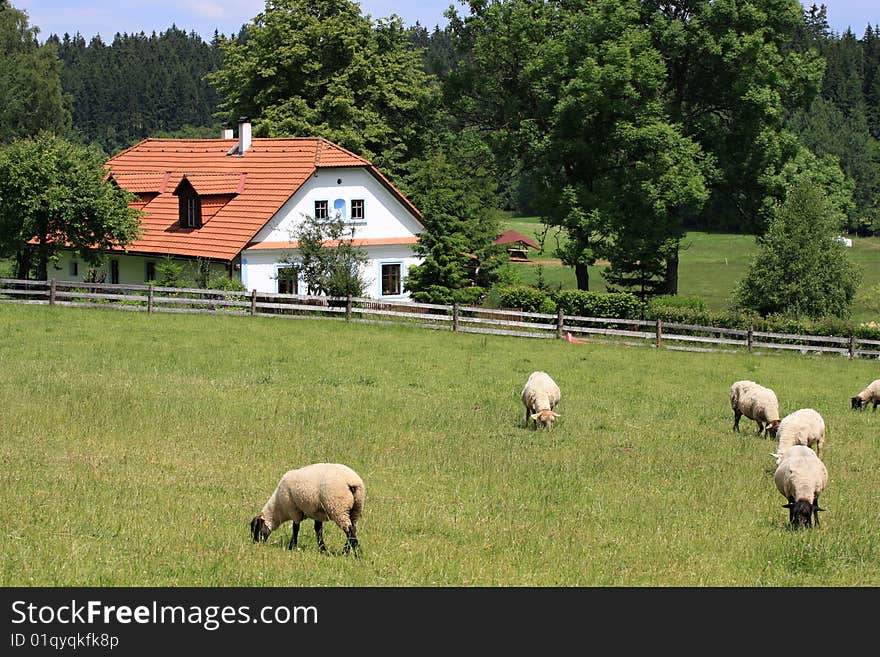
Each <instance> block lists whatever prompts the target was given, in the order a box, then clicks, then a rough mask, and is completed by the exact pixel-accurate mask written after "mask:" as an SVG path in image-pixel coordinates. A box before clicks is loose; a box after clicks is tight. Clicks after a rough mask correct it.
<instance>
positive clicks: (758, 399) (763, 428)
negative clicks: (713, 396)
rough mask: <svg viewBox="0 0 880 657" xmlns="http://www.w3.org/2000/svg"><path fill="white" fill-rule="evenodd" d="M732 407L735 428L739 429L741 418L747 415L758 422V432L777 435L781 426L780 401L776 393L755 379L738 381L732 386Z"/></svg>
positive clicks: (735, 429) (772, 435) (771, 435)
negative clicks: (777, 430)
mask: <svg viewBox="0 0 880 657" xmlns="http://www.w3.org/2000/svg"><path fill="white" fill-rule="evenodd" d="M730 407H731V408H732V409H733V430H734V431H739V420H740V418H741V417H742V416H743V415H745V416H746V417H747V418H749V419H750V420H754V421H755V422H757V424H758V434H762V433H766V434H767V435H769V436H770V437H771V438H773V437H775V436H776V429H777V427H778V426H779V401H778V400H777V399H776V393H775V392H773V390H771V389H770V388H766V387H764V386H762V385H760V384H758V383H755V382H754V381H736V382H734V383H733V384H732V385H731V386H730Z"/></svg>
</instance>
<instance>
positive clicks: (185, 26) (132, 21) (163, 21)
mask: <svg viewBox="0 0 880 657" xmlns="http://www.w3.org/2000/svg"><path fill="white" fill-rule="evenodd" d="M11 4H12V6H13V7H15V8H16V9H22V10H24V11H25V12H27V14H28V18H29V24H30V25H31V26H32V27H38V28H40V34H39V38H40V41H43V40H45V39H46V37H48V36H49V35H51V34H57V35H59V36H63V35H64V33H65V32H67V33H69V34H71V35H73V34H76V33H77V32H79V33H80V34H81V35H82V36H83V37H84V38H85V39H86V41H89V40H90V39H91V38H92V37H93V36H95V35H96V34H99V35H100V36H101V39H102V40H103V41H104V42H105V43H110V42H111V41H113V35H114V34H116V33H117V32H119V33H126V32H127V33H129V34H136V33H138V32H145V33H146V34H150V33H151V32H153V31H155V32H163V31H165V30H166V29H168V28H169V27H171V25H172V24H174V25H176V26H177V27H178V28H179V29H181V30H184V31H186V32H193V31H195V32H196V33H197V34H199V35H201V37H202V38H203V39H205V40H206V41H208V40H210V39H211V38H212V37H213V35H214V31H215V30H216V31H218V32H220V33H221V34H224V35H227V36H229V35H233V34H236V33H237V32H238V30H239V28H240V27H241V26H242V25H243V24H244V23H247V22H249V21H250V20H251V19H252V18H253V17H254V16H256V15H257V14H258V13H260V12H261V11H262V10H263V9H264V7H265V4H266V3H265V1H264V0H12V2H11ZM359 4H360V6H361V12H362V13H364V14H369V15H370V16H372V18H373V19H378V18H388V17H389V16H390V15H391V14H397V15H398V16H400V17H401V18H402V19H403V23H404V25H406V26H410V25H414V24H415V23H416V22H418V23H420V24H421V25H422V26H424V27H427V28H428V29H429V30H430V29H433V28H434V26H435V25H439V26H441V27H443V26H445V25H446V19H445V18H444V17H443V12H444V11H445V10H446V8H447V7H449V6H450V5H454V6H455V7H456V9H458V10H459V13H465V12H464V11H463V9H462V4H461V3H460V2H459V0H361V2H360V3H359ZM801 4H803V5H805V6H809V5H810V4H812V0H802V2H801ZM816 4H824V5H825V6H826V7H827V9H828V23H829V24H830V26H831V29H832V30H834V31H835V32H837V33H843V32H845V31H846V29H847V28H848V27H850V28H852V31H853V32H854V33H855V35H856V36H857V37H858V38H861V37H862V35H863V34H864V32H865V27H866V26H867V25H868V24H870V25H880V0H825V2H824V3H823V2H821V0H819V1H818V2H816Z"/></svg>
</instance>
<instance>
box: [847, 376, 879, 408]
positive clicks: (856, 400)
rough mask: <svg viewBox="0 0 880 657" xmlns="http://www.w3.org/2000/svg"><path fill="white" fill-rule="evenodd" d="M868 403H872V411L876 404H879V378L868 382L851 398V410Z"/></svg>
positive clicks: (863, 406)
mask: <svg viewBox="0 0 880 657" xmlns="http://www.w3.org/2000/svg"><path fill="white" fill-rule="evenodd" d="M868 404H874V407H873V408H872V412H873V411H876V410H877V404H880V379H875V380H873V381H871V383H869V384H868V385H867V386H866V387H865V389H864V390H862V391H861V392H860V393H859V394H857V395H856V396H855V397H853V398H852V408H853V410H859V411H860V410H862V409H863V408H865V406H867V405H868Z"/></svg>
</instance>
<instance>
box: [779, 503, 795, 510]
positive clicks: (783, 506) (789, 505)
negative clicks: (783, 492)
mask: <svg viewBox="0 0 880 657" xmlns="http://www.w3.org/2000/svg"><path fill="white" fill-rule="evenodd" d="M793 506H794V504H792V503H791V502H789V503H788V504H783V505H782V508H783V509H790V508H791V507H793Z"/></svg>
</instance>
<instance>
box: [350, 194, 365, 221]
mask: <svg viewBox="0 0 880 657" xmlns="http://www.w3.org/2000/svg"><path fill="white" fill-rule="evenodd" d="M351 220H352V221H357V222H362V221H364V199H362V198H354V199H352V200H351Z"/></svg>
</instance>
